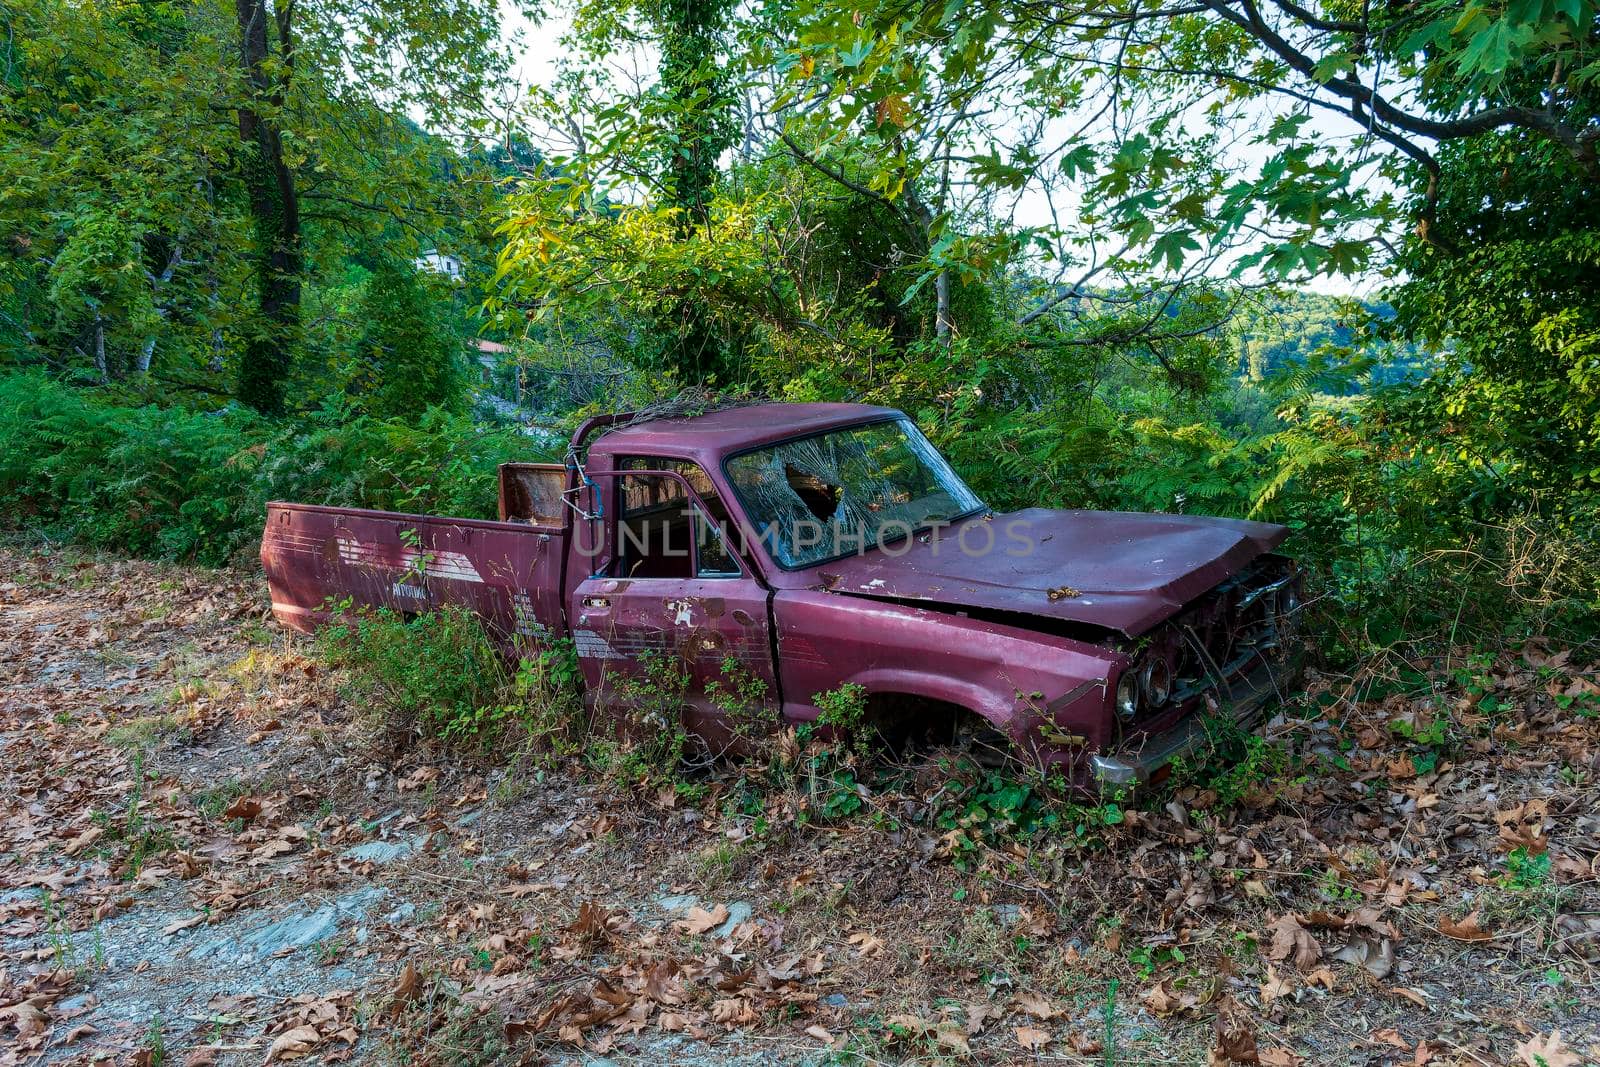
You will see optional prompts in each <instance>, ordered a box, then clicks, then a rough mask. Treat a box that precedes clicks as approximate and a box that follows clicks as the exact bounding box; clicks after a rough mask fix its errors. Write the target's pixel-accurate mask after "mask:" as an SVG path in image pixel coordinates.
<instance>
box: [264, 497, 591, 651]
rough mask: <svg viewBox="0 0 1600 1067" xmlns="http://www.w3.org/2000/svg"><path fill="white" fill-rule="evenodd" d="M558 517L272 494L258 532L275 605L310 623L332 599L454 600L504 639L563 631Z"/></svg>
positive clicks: (283, 616) (407, 610) (400, 604)
mask: <svg viewBox="0 0 1600 1067" xmlns="http://www.w3.org/2000/svg"><path fill="white" fill-rule="evenodd" d="M564 550H565V534H564V531H563V530H562V529H560V528H559V527H547V526H537V525H533V524H530V523H527V522H516V521H512V522H495V521H490V520H485V519H452V518H441V517H438V516H431V515H406V514H401V513H399V512H390V511H366V510H362V509H356V508H334V507H321V506H317V505H313V504H290V503H283V502H276V501H275V502H273V503H270V504H268V505H267V524H266V529H265V530H264V531H263V534H262V538H261V563H262V566H263V567H264V568H265V570H266V574H267V583H268V586H269V588H270V589H271V592H272V613H273V614H274V615H275V616H277V618H278V619H279V621H281V622H283V623H284V624H285V625H287V626H291V627H293V628H295V629H297V630H301V631H305V632H308V633H309V632H310V631H311V630H313V629H314V628H315V627H316V626H317V625H319V624H320V623H322V622H325V621H326V620H327V619H328V618H329V617H330V615H331V614H332V613H333V609H334V608H335V606H336V605H337V604H338V603H339V602H341V601H343V600H345V599H347V598H348V599H349V600H351V601H352V602H353V603H354V604H355V605H356V606H359V607H371V608H378V607H387V608H391V609H393V610H394V611H397V612H400V613H402V614H408V615H409V614H415V613H419V612H424V611H432V610H436V609H438V608H440V607H443V606H445V605H447V604H459V605H461V606H462V607H465V608H467V609H468V610H470V611H473V612H475V613H476V614H477V615H478V616H479V617H480V618H482V620H483V621H484V623H485V624H486V625H487V626H488V627H489V628H490V629H491V630H492V631H493V632H494V633H496V634H497V636H499V637H501V638H502V639H503V640H507V641H511V640H514V639H516V638H517V637H519V636H521V637H535V636H544V635H547V634H552V633H553V634H558V635H559V634H562V633H564V632H565V631H566V623H565V614H564V611H563V609H562V604H561V600H562V595H561V588H562V575H561V568H562V557H563V555H564Z"/></svg>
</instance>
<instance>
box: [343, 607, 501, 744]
mask: <svg viewBox="0 0 1600 1067" xmlns="http://www.w3.org/2000/svg"><path fill="white" fill-rule="evenodd" d="M340 607H341V608H342V609H343V610H342V614H341V621H339V622H336V623H334V624H333V625H330V626H326V627H324V628H323V629H322V630H320V631H319V632H318V634H317V646H318V650H319V651H320V652H321V654H322V656H323V658H324V659H325V660H326V661H327V662H328V663H330V664H331V665H333V666H335V667H339V668H342V669H343V670H344V671H345V682H344V688H345V691H346V694H347V695H348V696H349V697H350V698H352V700H353V701H354V702H355V703H356V704H357V705H358V706H362V707H365V708H368V709H370V711H371V713H372V714H373V715H374V716H375V717H376V719H377V723H376V725H378V726H380V727H381V728H382V729H384V730H385V731H387V732H388V733H390V734H391V735H392V736H393V737H394V738H395V739H396V740H403V739H415V738H422V739H425V740H434V741H446V742H452V743H457V744H463V745H467V746H470V747H475V748H479V749H483V750H488V749H491V748H493V747H494V746H495V745H496V744H497V743H498V742H500V741H501V740H503V739H504V738H505V737H506V736H507V735H508V733H509V732H511V731H512V730H514V729H525V728H526V727H527V726H528V725H529V723H530V720H531V718H532V716H531V709H530V706H529V704H528V702H527V701H526V700H525V699H524V697H525V694H524V693H521V692H519V691H518V686H517V684H516V677H515V675H514V674H513V673H512V671H511V669H510V668H509V666H508V665H507V662H506V659H505V656H504V654H503V653H502V652H501V650H500V648H499V646H497V645H496V643H495V642H494V640H493V639H492V638H491V637H490V636H489V634H488V633H487V632H486V631H485V630H484V628H483V624H482V623H481V622H479V621H478V619H477V617H476V616H474V615H473V614H472V613H471V612H469V611H467V610H466V609H465V608H462V607H459V606H457V605H453V604H452V605H447V606H445V607H444V608H441V609H440V610H439V611H430V612H424V613H422V614H420V615H416V616H413V617H411V618H405V617H402V616H401V615H399V614H397V613H396V612H394V611H392V610H390V609H388V608H378V609H376V610H352V609H351V607H350V605H348V604H344V605H340Z"/></svg>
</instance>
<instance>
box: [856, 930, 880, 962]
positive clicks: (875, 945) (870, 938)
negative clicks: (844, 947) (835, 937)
mask: <svg viewBox="0 0 1600 1067" xmlns="http://www.w3.org/2000/svg"><path fill="white" fill-rule="evenodd" d="M850 943H851V944H852V945H854V946H855V947H856V955H857V956H876V955H877V954H878V953H880V952H882V951H883V948H884V941H883V938H881V937H876V936H874V935H872V934H869V933H865V932H862V933H858V934H851V935H850Z"/></svg>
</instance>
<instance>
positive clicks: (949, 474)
mask: <svg viewBox="0 0 1600 1067" xmlns="http://www.w3.org/2000/svg"><path fill="white" fill-rule="evenodd" d="M728 478H729V480H730V481H731V482H732V483H733V486H734V489H735V491H737V492H738V494H739V497H740V499H741V500H743V501H744V505H745V510H746V512H747V514H748V515H749V518H750V521H751V522H752V523H753V524H754V525H755V528H756V530H757V531H758V532H759V534H760V537H761V540H762V542H763V543H765V544H766V546H767V548H768V550H769V551H770V552H771V553H772V554H773V556H774V558H776V560H777V561H778V563H780V564H781V565H782V566H784V567H806V566H810V565H812V564H815V563H823V562H826V561H827V560H830V559H835V558H837V557H839V556H842V555H844V554H845V553H847V552H859V551H863V550H865V549H866V548H869V547H872V546H875V545H881V544H884V543H886V542H890V541H895V540H898V539H900V538H903V537H906V536H908V535H910V534H911V533H913V532H914V531H916V530H920V529H924V528H926V527H928V526H932V525H934V524H935V523H941V522H948V521H950V520H951V519H955V518H958V517H960V516H962V515H965V514H967V513H968V512H970V511H973V510H975V509H976V508H979V507H981V506H982V501H980V500H979V499H978V497H977V494H975V493H974V492H973V491H972V490H971V489H968V488H967V486H966V484H965V483H964V482H962V481H961V479H960V478H959V477H957V475H956V473H955V471H953V470H951V469H950V465H949V464H948V463H946V462H945V460H944V457H943V456H941V455H939V453H938V451H937V450H936V449H935V448H934V447H933V446H932V445H931V444H929V443H928V441H927V438H925V437H923V436H922V434H921V433H920V432H919V431H918V430H917V428H916V427H915V426H913V425H911V423H909V422H907V421H905V420H892V421H889V422H878V423H871V424H869V425H866V426H852V427H848V428H846V429H842V430H834V431H831V432H828V433H823V434H818V435H817V436H815V437H807V438H803V439H802V440H799V441H790V442H787V443H785V444H781V445H775V446H773V447H771V448H763V449H758V450H756V451H754V452H746V453H745V454H743V455H740V456H735V457H734V458H733V459H730V460H729V461H728Z"/></svg>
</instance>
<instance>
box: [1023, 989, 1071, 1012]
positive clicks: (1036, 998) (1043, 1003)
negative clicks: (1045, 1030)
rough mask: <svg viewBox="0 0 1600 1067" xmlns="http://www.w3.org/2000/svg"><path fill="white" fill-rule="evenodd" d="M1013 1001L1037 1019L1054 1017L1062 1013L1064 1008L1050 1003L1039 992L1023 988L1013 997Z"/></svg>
mask: <svg viewBox="0 0 1600 1067" xmlns="http://www.w3.org/2000/svg"><path fill="white" fill-rule="evenodd" d="M1012 1003H1014V1004H1015V1005H1016V1006H1017V1007H1019V1008H1021V1009H1022V1010H1023V1011H1025V1012H1027V1013H1028V1014H1029V1015H1031V1016H1033V1017H1034V1018H1035V1019H1046V1020H1049V1019H1054V1018H1056V1017H1057V1016H1059V1015H1061V1014H1062V1009H1061V1008H1058V1007H1056V1006H1055V1005H1054V1004H1052V1003H1050V1002H1049V1001H1048V1000H1046V999H1045V998H1044V997H1042V996H1040V995H1039V994H1038V993H1034V992H1032V991H1031V990H1026V989H1025V990H1023V991H1022V992H1020V993H1018V994H1017V995H1016V996H1015V997H1013V998H1012Z"/></svg>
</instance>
